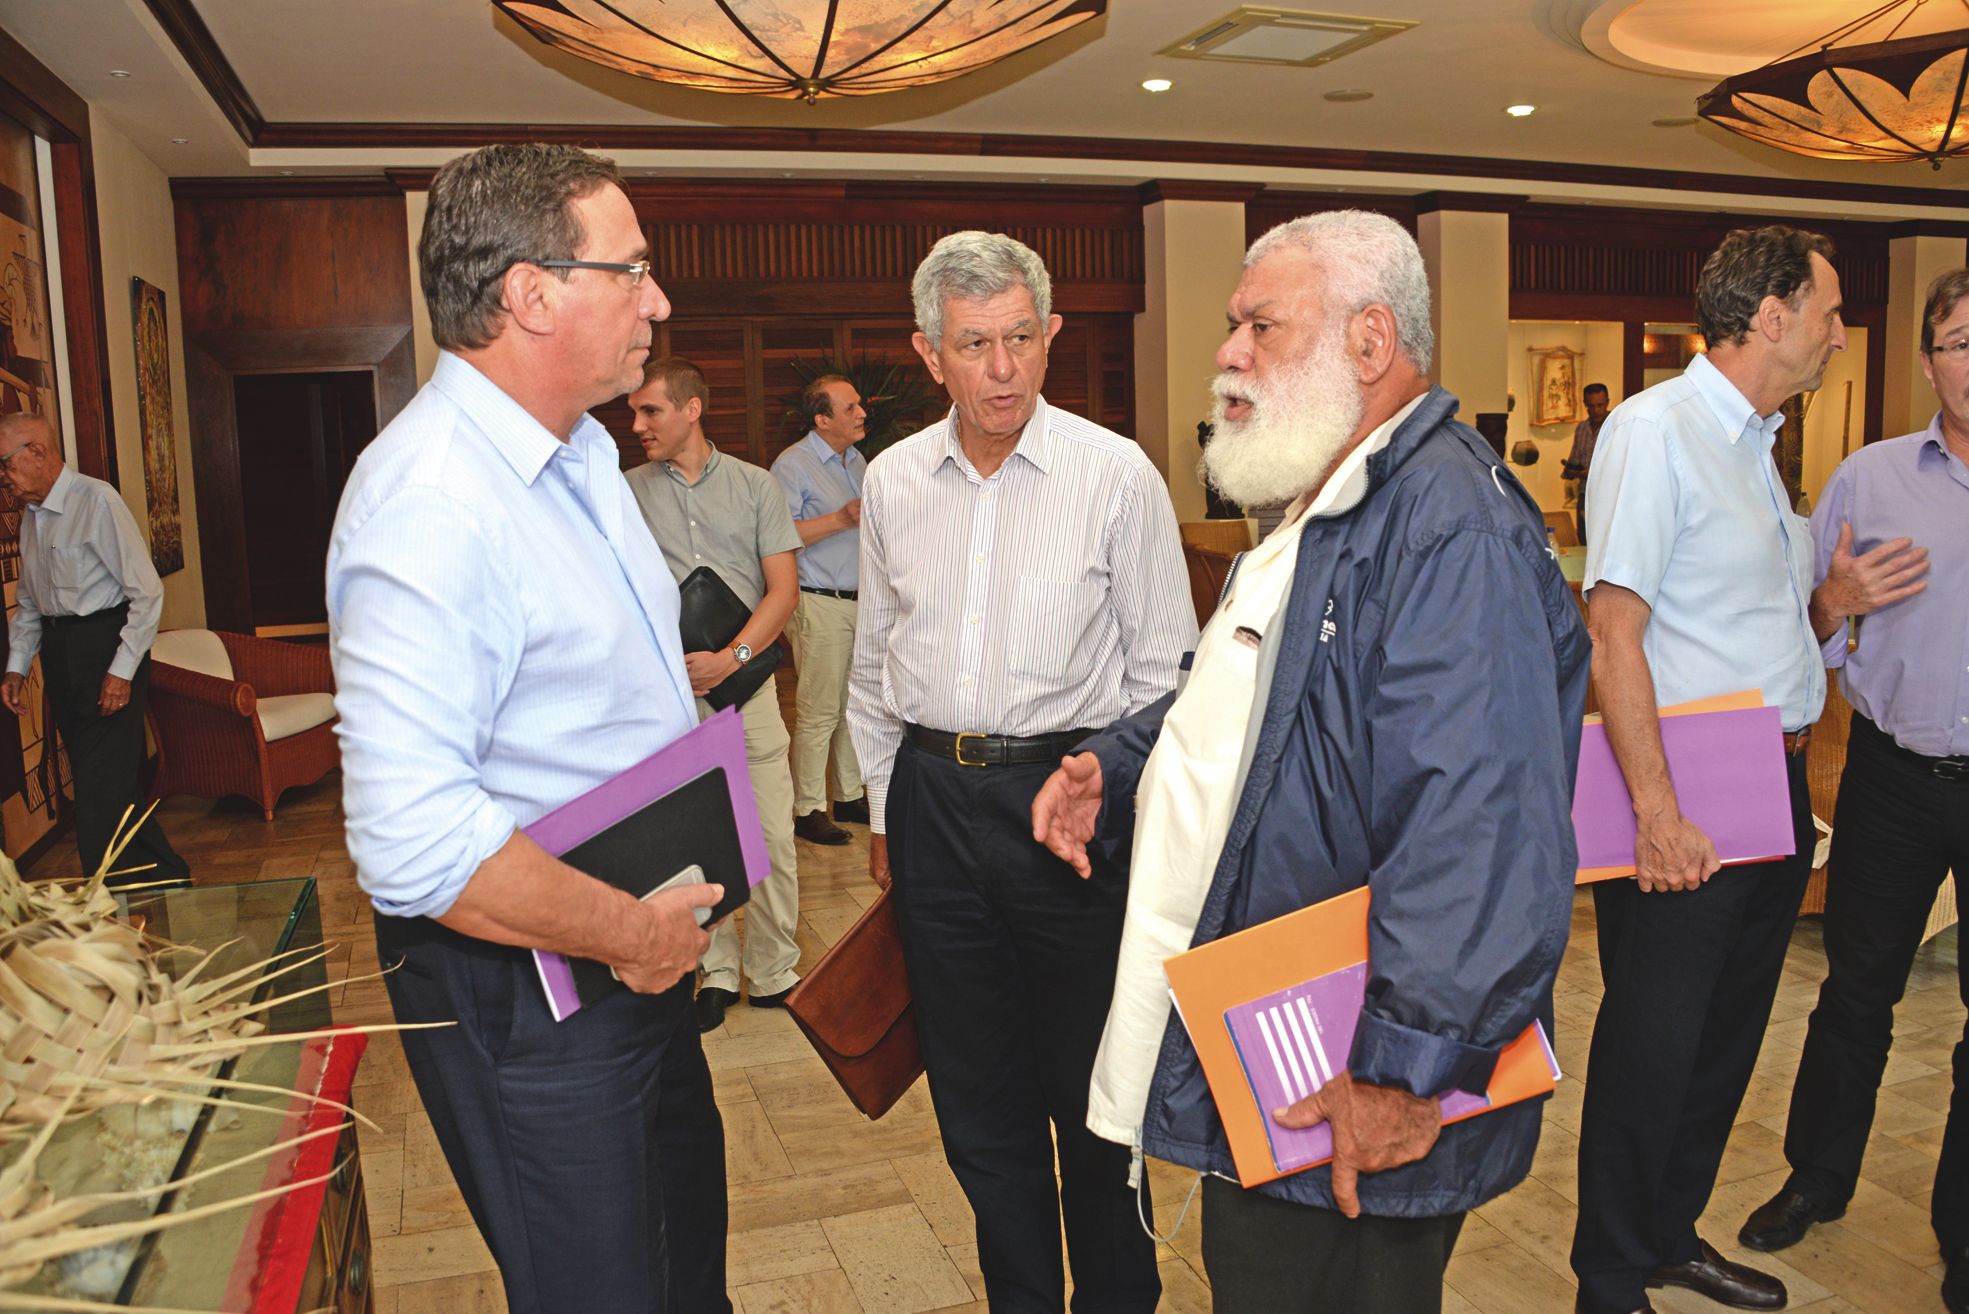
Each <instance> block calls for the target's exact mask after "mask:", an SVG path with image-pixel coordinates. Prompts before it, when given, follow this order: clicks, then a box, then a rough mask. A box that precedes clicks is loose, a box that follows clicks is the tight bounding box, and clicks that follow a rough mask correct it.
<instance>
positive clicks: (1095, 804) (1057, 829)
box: [1032, 753, 1101, 880]
mask: <svg viewBox="0 0 1969 1314" xmlns="http://www.w3.org/2000/svg"><path fill="white" fill-rule="evenodd" d="M1100 815H1101V759H1099V758H1098V757H1095V756H1094V755H1093V754H1092V753H1075V754H1073V755H1072V756H1071V757H1063V758H1061V759H1060V769H1059V770H1058V771H1055V772H1054V773H1053V774H1052V775H1050V776H1048V777H1046V783H1045V784H1043V785H1041V786H1040V787H1039V793H1038V794H1037V795H1035V796H1034V797H1033V800H1032V837H1033V838H1034V839H1036V840H1038V841H1039V842H1040V843H1041V844H1044V845H1045V846H1046V847H1047V848H1049V849H1051V850H1052V851H1053V853H1054V855H1055V856H1056V857H1058V858H1059V859H1060V861H1062V862H1064V863H1066V864H1067V865H1068V866H1070V867H1072V868H1073V869H1074V870H1075V871H1077V872H1079V873H1080V876H1081V879H1083V880H1085V879H1086V878H1087V877H1088V876H1089V875H1091V874H1092V872H1093V867H1092V865H1090V864H1089V863H1088V861H1087V841H1088V840H1090V839H1093V838H1094V821H1095V819H1096V818H1098V817H1099V816H1100Z"/></svg>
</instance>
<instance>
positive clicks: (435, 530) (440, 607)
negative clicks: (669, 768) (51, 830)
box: [328, 145, 731, 1314]
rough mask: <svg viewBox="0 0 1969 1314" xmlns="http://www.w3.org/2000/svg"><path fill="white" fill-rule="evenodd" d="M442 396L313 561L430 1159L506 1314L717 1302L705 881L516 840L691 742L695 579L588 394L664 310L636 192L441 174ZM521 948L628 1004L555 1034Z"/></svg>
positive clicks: (582, 167)
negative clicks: (500, 1293) (702, 959)
mask: <svg viewBox="0 0 1969 1314" xmlns="http://www.w3.org/2000/svg"><path fill="white" fill-rule="evenodd" d="M418 263H419V265H420V270H421V274H422V281H423V289H424V300H425V302H426V303H427V304H428V305H429V307H430V312H431V332H432V336H433V337H435V338H436V339H437V342H438V345H439V346H440V347H441V348H442V349H443V351H442V353H441V354H440V355H439V357H438V363H437V369H436V370H435V371H434V372H433V373H432V375H431V381H430V382H429V383H428V384H426V385H425V386H424V387H423V389H422V390H420V391H419V392H418V394H417V396H416V397H414V398H412V399H411V402H410V404H409V405H408V406H406V407H405V408H404V410H403V412H402V413H401V414H399V415H398V416H397V418H396V419H394V420H392V421H391V422H390V424H389V425H388V427H387V428H385V429H384V431H383V432H382V433H381V434H379V435H378V436H377V438H376V441H375V442H373V443H371V444H370V445H369V447H368V449H367V450H365V451H364V452H363V454H362V457H361V459H360V460H359V461H357V462H356V467H355V470H354V472H353V473H352V474H351V475H350V478H349V484H348V488H347V489H346V490H345V491H344V493H343V495H342V505H341V509H340V510H339V511H338V512H337V514H336V517H335V528H334V531H333V534H332V535H331V537H330V539H329V547H328V616H329V641H330V644H331V651H332V653H333V656H334V660H335V679H336V686H337V692H336V697H335V704H336V708H337V710H338V711H339V712H340V713H341V718H342V719H341V724H340V725H339V727H338V731H339V733H340V735H341V741H342V769H343V807H344V809H345V811H346V812H347V815H348V844H349V854H350V856H351V857H352V858H354V859H355V864H356V876H357V879H358V880H359V881H360V882H361V884H362V888H363V890H364V891H365V892H367V893H368V895H369V897H370V900H371V901H372V902H373V903H374V904H375V906H376V947H377V955H378V957H379V958H380V959H381V960H382V962H383V964H384V966H385V967H389V968H393V969H395V970H393V971H391V972H390V974H389V977H388V983H389V991H390V1001H391V1003H392V1005H393V1006H394V1008H395V1010H396V1016H397V1019H398V1020H399V1021H402V1022H447V1023H449V1022H454V1021H455V1022H456V1025H455V1026H447V1027H443V1028H440V1029H435V1030H429V1031H409V1032H405V1033H404V1035H403V1048H404V1052H405V1054H406V1055H407V1056H408V1058H409V1060H410V1071H411V1075H412V1076H413V1077H414V1078H415V1079H416V1083H417V1091H418V1094H419V1095H420V1096H421V1097H422V1099H423V1101H424V1107H425V1109H426V1111H427V1112H428V1113H429V1114H430V1117H431V1125H432V1127H433V1128H434V1129H435V1130H436V1132H437V1138H438V1144H439V1145H440V1146H441V1147H442V1148H443V1150H444V1156H445V1160H446V1162H447V1163H449V1164H450V1165H451V1171H452V1173H453V1174H454V1175H455V1176H456V1178H457V1180H458V1187H459V1190H460V1191H462V1192H463V1193H464V1196H465V1203H466V1204H467V1205H468V1206H469V1207H470V1209H471V1211H472V1218H473V1220H474V1221H475V1222H476V1223H477V1224H478V1226H479V1230H480V1231H481V1232H482V1233H484V1235H485V1240H486V1244H487V1245H488V1246H489V1247H490V1248H491V1251H492V1256H493V1258H494V1259H495V1260H496V1261H497V1262H498V1264H499V1273H500V1277H501V1278H502V1279H503V1281H504V1282H505V1286H506V1306H507V1308H508V1309H509V1310H510V1311H512V1314H538V1312H540V1311H566V1312H567V1314H649V1312H650V1311H652V1310H663V1311H677V1312H679V1314H698V1312H699V1311H718V1310H729V1309H730V1308H731V1303H730V1301H729V1300H728V1299H727V1298H726V1295H725V1219H726V1203H725V1164H724V1128H723V1124H722V1123H721V1121H720V1120H719V1117H718V1110H717V1106H716V1105H715V1104H713V1103H712V1099H711V1073H710V1070H709V1069H708V1068H707V1067H706V1065H705V1061H704V1051H703V1049H702V1048H701V1047H700V1045H699V1041H698V1033H697V1027H696V1025H695V1024H694V1023H693V1022H692V1020H691V993H690V990H691V987H690V979H689V978H690V974H691V970H692V969H693V968H694V967H695V966H696V965H697V960H698V958H699V956H700V955H701V954H703V952H704V950H705V947H706V945H708V944H709V942H710V938H709V936H707V935H706V934H705V932H704V931H702V930H701V929H699V927H698V923H697V913H698V910H699V909H701V908H705V907H708V906H710V905H711V904H713V903H715V902H716V901H717V900H718V898H719V897H720V896H721V894H722V890H721V889H720V888H719V887H718V886H716V885H696V886H691V887H688V888H684V889H678V890H671V891H665V892H663V893H659V894H655V895H652V896H651V897H649V898H647V899H644V900H641V901H638V900H636V899H635V898H632V897H631V896H630V895H628V894H627V893H625V892H624V891H622V890H619V889H617V888H615V887H614V886H611V885H607V884H605V883H603V882H601V881H598V880H596V879H594V878H593V877H590V876H587V875H585V874H583V873H582V872H580V871H577V870H575V869H574V868H572V867H569V866H567V865H566V864H564V863H562V862H560V861H558V860H557V859H555V858H553V857H551V856H550V855H549V854H547V853H546V852H545V851H544V850H542V849H541V848H540V847H539V846H538V845H536V844H535V843H533V841H531V840H529V839H528V838H527V837H526V836H525V835H523V834H522V833H521V832H520V829H519V828H520V827H522V826H525V825H527V824H529V823H531V822H533V821H536V820H538V819H539V818H540V817H541V816H543V815H545V814H546V813H548V812H550V811H552V810H553V809H554V808H556V807H559V806H560V805H561V804H563V803H566V802H568V801H569V800H570V799H573V798H577V797H579V796H580V795H582V794H584V793H586V792H588V791H589V790H591V789H593V788H594V787H595V786H597V785H600V784H602V783H603V782H604V781H607V780H609V779H611V778H613V777H614V776H616V775H618V774H620V773H621V772H622V771H624V770H626V769H627V768H629V767H631V766H634V765H635V764H636V763H638V762H640V761H642V760H643V759H644V758H647V757H648V756H649V755H650V754H652V753H654V752H655V751H656V750H658V749H660V748H662V747H663V746H664V745H665V744H667V743H669V742H670V741H672V740H673V739H675V738H677V737H678V736H679V735H681V734H683V733H684V732H685V731H687V730H689V729H690V728H691V727H692V726H693V725H695V724H696V723H697V709H696V708H695V706H694V705H693V704H692V702H691V681H690V677H689V676H688V675H687V673H686V670H685V665H684V654H683V652H682V651H681V650H680V645H679V643H678V638H677V586H676V583H675V582H674V581H673V580H672V579H671V578H670V572H669V570H668V569H666V568H665V566H664V564H663V556H662V553H660V552H659V551H658V550H657V545H656V543H655V541H654V540H653V539H652V538H651V537H650V534H649V530H648V529H647V528H646V527H645V526H644V525H643V522H642V517H641V516H639V515H638V514H637V512H636V502H635V499H634V498H632V497H631V496H630V494H629V487H628V485H627V484H625V483H624V482H623V479H622V474H621V471H620V470H619V469H618V467H617V456H616V447H615V441H614V440H613V439H612V438H610V437H609V434H608V431H607V430H606V429H604V428H603V427H602V426H601V425H600V424H598V423H597V422H596V421H595V420H594V419H593V418H592V417H590V416H588V415H586V414H584V412H585V411H586V409H587V408H588V407H590V406H595V405H599V404H600V403H602V402H605V401H608V400H609V399H610V398H612V397H619V396H621V395H622V394H623V393H624V392H626V391H628V390H629V389H631V388H634V387H636V386H638V384H640V383H641V381H642V370H643V361H644V359H645V358H646V357H647V356H648V355H649V348H650V333H651V326H650V321H651V320H653V319H662V318H665V317H666V316H668V314H669V313H670V306H669V303H668V302H667V301H665V300H664V297H663V293H662V291H661V290H660V289H659V288H658V287H657V286H656V284H655V282H654V281H653V280H652V279H651V278H650V269H649V261H648V245H647V243H646V242H645V240H644V237H643V232H642V228H641V225H640V224H638V222H637V220H636V212H635V210H634V209H633V208H631V206H630V204H629V198H628V197H627V196H626V195H624V193H623V191H622V180H621V176H620V175H619V174H618V173H617V172H616V170H615V166H614V165H612V164H610V163H609V162H608V161H607V160H602V159H597V158H596V157H594V156H591V155H587V154H584V153H583V152H581V151H578V150H575V149H573V148H571V147H562V146H539V145H526V146H491V147H487V148H486V149H484V150H480V151H475V152H473V153H472V154H470V155H464V156H461V157H459V158H457V159H455V160H452V161H451V162H450V163H448V164H446V165H445V166H444V167H443V168H441V169H439V170H438V173H437V177H436V178H435V179H433V180H432V183H431V193H430V208H429V210H428V211H427V213H426V215H425V220H424V231H423V235H422V238H421V240H420V241H419V243H418ZM529 949H547V950H552V951H554V952H556V953H562V954H570V955H576V956H579V957H582V958H589V959H594V960H596V961H599V962H602V963H606V964H607V965H609V966H610V967H611V968H613V969H614V971H615V973H616V975H617V976H618V977H619V978H620V979H621V981H622V983H623V984H624V985H625V986H627V987H628V988H627V989H625V990H620V991H616V992H614V993H612V994H609V995H606V996H604V997H603V998H601V999H597V1000H594V1001H592V1002H590V1003H588V1004H586V1005H585V1006H584V1007H583V1008H582V1009H581V1010H580V1011H579V1012H577V1013H575V1014H573V1015H572V1016H570V1017H569V1018H567V1020H565V1021H562V1022H556V1021H555V1020H554V1018H553V1016H552V1014H550V1013H549V1011H548V1009H547V1003H546V998H545V996H544V994H543V992H542V990H541V986H540V980H539V976H538V973H537V971H536V969H535V967H534V964H533V959H532V956H531V955H530V954H529V953H528V952H527V950H529Z"/></svg>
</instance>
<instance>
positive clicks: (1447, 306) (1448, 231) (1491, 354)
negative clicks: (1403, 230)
mask: <svg viewBox="0 0 1969 1314" xmlns="http://www.w3.org/2000/svg"><path fill="white" fill-rule="evenodd" d="M1415 228H1416V241H1417V244H1418V245H1420V246H1421V248H1422V263H1423V264H1424V265H1425V266H1426V267H1427V268H1428V271H1429V287H1430V290H1431V291H1432V292H1433V293H1434V296H1433V297H1432V299H1431V301H1430V315H1429V320H1430V324H1431V326H1432V327H1433V328H1434V329H1435V331H1436V359H1435V364H1434V367H1433V368H1432V369H1431V370H1430V372H1429V373H1430V378H1431V379H1433V380H1434V381H1435V382H1437V383H1440V384H1441V385H1442V386H1443V387H1444V388H1446V389H1448V390H1449V391H1450V392H1452V393H1454V394H1456V400H1457V405H1458V407H1459V409H1458V410H1457V418H1458V419H1460V420H1462V421H1463V422H1464V423H1465V424H1474V423H1475V422H1476V420H1475V417H1476V414H1477V412H1478V411H1501V410H1503V409H1504V390H1505V387H1506V386H1507V385H1506V378H1507V368H1508V367H1507V362H1506V361H1505V347H1506V345H1507V342H1506V337H1505V335H1504V334H1503V333H1500V332H1499V331H1498V330H1499V328H1501V327H1502V326H1503V325H1504V324H1507V323H1509V322H1510V319H1511V242H1510V231H1511V228H1510V217H1509V216H1508V215H1502V214H1488V213H1477V212H1472V211H1466V210H1434V211H1431V212H1429V213H1427V214H1423V215H1419V216H1417V218H1416V221H1415Z"/></svg>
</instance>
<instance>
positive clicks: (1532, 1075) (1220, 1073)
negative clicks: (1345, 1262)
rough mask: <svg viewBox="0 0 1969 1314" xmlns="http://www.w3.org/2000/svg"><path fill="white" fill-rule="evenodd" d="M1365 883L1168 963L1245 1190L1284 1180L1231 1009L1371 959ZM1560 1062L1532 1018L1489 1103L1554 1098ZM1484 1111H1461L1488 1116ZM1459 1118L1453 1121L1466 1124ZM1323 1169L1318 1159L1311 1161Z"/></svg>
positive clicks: (1509, 1053)
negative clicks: (1234, 1033) (1229, 1020)
mask: <svg viewBox="0 0 1969 1314" xmlns="http://www.w3.org/2000/svg"><path fill="white" fill-rule="evenodd" d="M1367 896H1368V891H1367V887H1365V886H1363V887H1362V888H1360V889H1358V890H1352V891H1349V892H1348V893H1346V894H1342V895H1338V896H1336V897H1334V898H1331V899H1328V900H1326V901H1325V902H1323V903H1316V904H1313V905H1312V906H1311V907H1309V908H1301V909H1300V910H1299V911H1298V912H1293V913H1287V914H1286V915H1285V916H1283V917H1278V918H1274V919H1273V920H1271V921H1269V922H1265V923H1263V924H1262V925H1259V926H1253V927H1250V928H1248V929H1246V930H1242V931H1239V932H1237V933H1236V934H1234V935H1227V936H1225V937H1224V938H1223V939H1221V940H1215V941H1212V942H1211V943H1210V944H1206V945H1199V946H1198V947H1197V948H1195V949H1191V950H1189V951H1188V952H1186V953H1180V954H1177V955H1176V956H1175V957H1174V958H1170V959H1167V960H1165V961H1164V962H1163V965H1162V967H1163V971H1164V972H1165V973H1167V975H1168V977H1169V993H1170V994H1171V995H1172V996H1173V997H1174V998H1175V1000H1176V1011H1177V1013H1179V1014H1180V1015H1181V1016H1182V1019H1183V1025H1184V1027H1186V1028H1187V1029H1188V1031H1189V1033H1190V1042H1191V1043H1192V1044H1194V1045H1195V1046H1196V1052H1197V1057H1198V1058H1199V1059H1200V1060H1202V1062H1203V1075H1204V1077H1205V1079H1206V1080H1208V1081H1209V1083H1210V1093H1211V1096H1212V1098H1214V1099H1215V1100H1216V1102H1217V1113H1218V1115H1219V1116H1220V1117H1222V1118H1223V1120H1224V1134H1225V1136H1226V1137H1227V1138H1228V1139H1229V1141H1230V1144H1231V1158H1232V1160H1233V1161H1234V1162H1235V1163H1236V1165H1237V1176H1238V1181H1239V1182H1240V1183H1242V1184H1243V1185H1244V1186H1246V1187H1252V1186H1257V1185H1259V1184H1260V1183H1263V1182H1270V1181H1276V1180H1277V1179H1278V1178H1280V1177H1282V1176H1284V1175H1285V1174H1283V1173H1281V1172H1280V1171H1279V1170H1278V1167H1277V1165H1276V1164H1275V1163H1274V1162H1273V1161H1272V1149H1271V1141H1270V1138H1269V1137H1267V1136H1266V1134H1265V1120H1266V1119H1267V1118H1269V1117H1271V1110H1269V1109H1260V1108H1259V1107H1258V1101H1257V1099H1256V1097H1255V1096H1253V1095H1252V1093H1251V1086H1250V1083H1249V1082H1248V1081H1246V1079H1245V1075H1244V1065H1243V1064H1242V1063H1241V1062H1240V1061H1239V1060H1238V1054H1237V1046H1236V1044H1235V1043H1234V1042H1233V1041H1232V1040H1231V1031H1230V1028H1229V1027H1228V1026H1226V1025H1225V1023H1224V1012H1225V1010H1226V1009H1231V1008H1235V1007H1237V1006H1238V1005H1239V1004H1244V1003H1249V1002H1250V1001H1251V1000H1254V999H1259V998H1262V997H1264V996H1265V995H1268V994H1271V993H1273V992H1275V991H1278V990H1284V989H1287V988H1289V987H1291V986H1294V985H1297V984H1298V983H1300V982H1302V981H1308V980H1311V979H1312V978H1314V977H1319V976H1325V975H1326V974H1327V973H1329V972H1337V971H1339V970H1341V969H1342V968H1346V967H1352V966H1353V965H1354V964H1355V963H1361V962H1366V961H1367ZM1553 1067H1554V1061H1553V1060H1552V1058H1551V1057H1550V1056H1549V1053H1548V1050H1547V1048H1546V1045H1545V1042H1544V1040H1543V1038H1542V1037H1541V1036H1540V1034H1539V1029H1538V1026H1537V1025H1536V1024H1535V1023H1534V1024H1533V1025H1532V1026H1530V1027H1528V1028H1526V1029H1525V1033H1524V1034H1523V1035H1521V1036H1519V1037H1518V1038H1517V1039H1516V1040H1514V1041H1512V1042H1511V1044H1510V1045H1509V1046H1507V1047H1506V1048H1505V1050H1504V1052H1503V1053H1502V1054H1501V1055H1500V1056H1499V1057H1498V1060H1497V1070H1496V1071H1495V1072H1494V1073H1493V1074H1492V1075H1491V1079H1490V1091H1489V1095H1490V1107H1491V1108H1497V1107H1500V1106H1502V1105H1506V1104H1515V1103H1517V1102H1518V1101H1519V1100H1525V1099H1530V1098H1532V1097H1533V1096H1536V1095H1544V1094H1548V1093H1549V1092H1550V1091H1551V1090H1552V1085H1553V1081H1552V1073H1553ZM1487 1111H1488V1110H1485V1109H1477V1110H1473V1111H1472V1112H1470V1113H1468V1114H1465V1115H1464V1117H1475V1116H1476V1115H1477V1114H1478V1113H1483V1112H1487ZM1461 1120H1462V1119H1460V1118H1453V1119H1451V1120H1450V1121H1452V1122H1457V1121H1461ZM1314 1166H1316V1165H1314Z"/></svg>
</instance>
